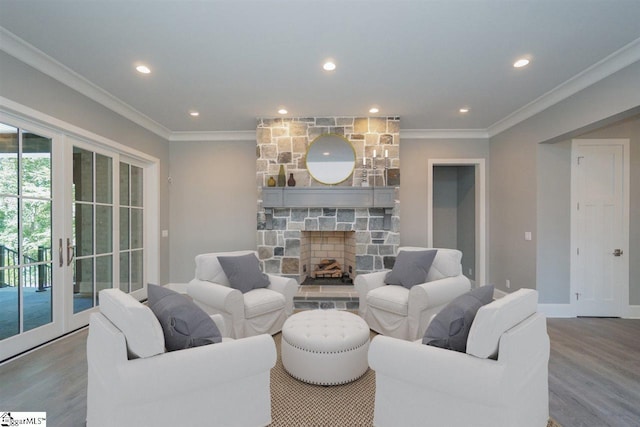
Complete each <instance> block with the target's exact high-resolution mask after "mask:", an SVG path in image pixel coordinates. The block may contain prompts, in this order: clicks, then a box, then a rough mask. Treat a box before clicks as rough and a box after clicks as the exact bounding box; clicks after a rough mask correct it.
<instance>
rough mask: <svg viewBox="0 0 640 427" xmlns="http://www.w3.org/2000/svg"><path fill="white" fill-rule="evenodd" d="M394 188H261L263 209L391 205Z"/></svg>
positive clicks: (393, 199) (392, 204)
mask: <svg viewBox="0 0 640 427" xmlns="http://www.w3.org/2000/svg"><path fill="white" fill-rule="evenodd" d="M394 205H395V188H394V187H300V188H296V187H263V188H262V207H263V208H393V207H394Z"/></svg>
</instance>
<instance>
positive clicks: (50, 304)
mask: <svg viewBox="0 0 640 427" xmlns="http://www.w3.org/2000/svg"><path fill="white" fill-rule="evenodd" d="M144 171H145V169H144V167H143V165H142V164H140V163H137V162H136V160H135V159H133V158H129V157H127V156H126V155H124V154H122V153H120V152H118V151H117V150H111V149H109V147H105V146H103V145H100V144H95V143H92V141H86V140H82V139H79V138H76V137H71V136H68V135H64V134H61V133H59V132H55V131H52V130H49V129H47V128H43V127H39V126H37V125H34V124H32V123H29V122H21V121H20V120H17V119H13V120H7V119H5V118H3V117H2V115H0V361H1V360H4V359H6V358H8V357H11V356H13V355H16V354H19V353H20V352H23V351H25V350H28V349H29V348H32V347H34V346H37V345H39V344H42V343H44V342H46V341H49V340H51V339H53V338H55V337H57V336H60V335H63V334H65V333H67V332H70V331H73V330H75V329H77V328H80V327H82V326H85V325H86V324H87V323H88V321H89V315H90V313H91V312H92V311H95V308H96V307H97V306H98V304H99V292H100V290H102V289H107V288H114V287H115V288H120V289H121V290H123V291H125V292H130V293H133V294H134V295H135V296H137V297H138V299H140V298H142V297H143V296H144V295H143V291H144V286H143V283H145V282H144V280H145V277H144V276H145V274H144V272H145V259H146V258H145V255H146V253H145V246H144V241H145V240H144V226H145V224H144V217H145V206H144V200H145V199H144V191H143V189H144Z"/></svg>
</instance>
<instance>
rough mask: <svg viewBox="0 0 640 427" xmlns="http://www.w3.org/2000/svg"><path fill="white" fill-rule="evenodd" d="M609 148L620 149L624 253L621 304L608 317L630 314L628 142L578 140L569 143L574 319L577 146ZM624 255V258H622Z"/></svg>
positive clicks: (574, 304) (572, 306) (574, 308)
mask: <svg viewBox="0 0 640 427" xmlns="http://www.w3.org/2000/svg"><path fill="white" fill-rule="evenodd" d="M580 143H581V144H597V145H603V144H610V145H622V157H623V158H622V169H623V171H622V204H623V206H622V227H623V232H622V242H621V244H620V248H621V249H622V251H623V256H622V257H621V258H622V259H621V261H622V268H623V272H622V278H621V283H622V289H620V290H619V292H620V294H619V295H620V296H621V300H620V301H619V304H618V313H611V316H620V317H627V316H629V315H630V314H631V313H630V311H631V307H630V305H629V255H628V254H629V214H630V213H629V206H630V205H629V201H630V193H631V192H630V188H629V187H630V183H631V181H630V152H629V147H630V141H629V139H628V138H583V139H581V138H577V139H572V140H571V259H570V263H571V265H570V270H569V272H570V274H569V276H570V279H569V282H570V285H569V305H570V310H571V313H572V315H573V316H576V315H577V314H578V304H577V301H576V299H575V298H574V297H573V296H574V295H575V293H576V292H577V290H578V284H577V283H576V280H577V277H578V274H577V268H578V259H577V258H578V256H577V251H578V233H577V231H578V230H577V227H578V217H577V209H576V207H577V203H578V194H577V185H578V184H577V171H576V161H577V160H576V150H577V145H578V144H580ZM625 254H627V255H626V256H625Z"/></svg>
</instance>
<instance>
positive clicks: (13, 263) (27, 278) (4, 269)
mask: <svg viewBox="0 0 640 427" xmlns="http://www.w3.org/2000/svg"><path fill="white" fill-rule="evenodd" d="M19 261H20V257H19V254H18V251H16V250H14V249H11V248H8V247H6V246H4V245H0V287H5V286H18V284H20V283H21V284H22V286H23V287H27V288H35V287H37V288H38V289H37V290H38V291H44V290H45V289H46V288H50V287H51V283H52V268H51V263H50V262H49V261H51V248H47V247H45V246H38V258H37V259H36V258H33V257H29V256H26V255H25V256H23V257H22V267H21V268H12V267H18V266H20V265H21V263H20V262H19Z"/></svg>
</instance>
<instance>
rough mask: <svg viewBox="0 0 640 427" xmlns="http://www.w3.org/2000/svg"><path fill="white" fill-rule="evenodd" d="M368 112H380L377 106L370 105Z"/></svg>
mask: <svg viewBox="0 0 640 427" xmlns="http://www.w3.org/2000/svg"><path fill="white" fill-rule="evenodd" d="M369 112H370V113H372V114H375V113H378V112H380V109H379V108H378V107H371V108H370V109H369Z"/></svg>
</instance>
